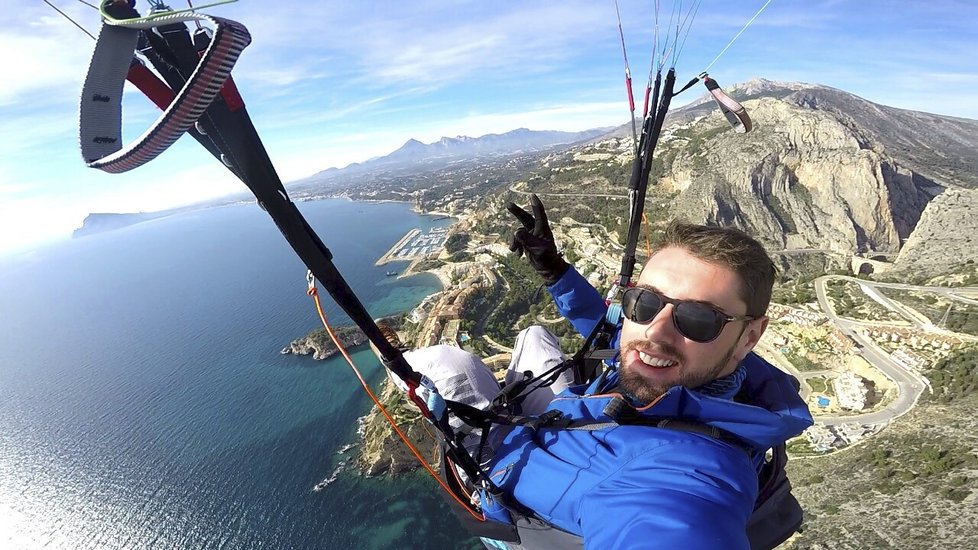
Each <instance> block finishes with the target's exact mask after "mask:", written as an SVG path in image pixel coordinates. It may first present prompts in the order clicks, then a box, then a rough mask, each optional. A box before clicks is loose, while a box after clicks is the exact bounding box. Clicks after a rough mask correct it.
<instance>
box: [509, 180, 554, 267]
mask: <svg viewBox="0 0 978 550" xmlns="http://www.w3.org/2000/svg"><path fill="white" fill-rule="evenodd" d="M530 204H531V205H532V207H533V214H530V213H529V212H527V211H526V210H523V209H522V208H520V207H519V206H516V205H515V204H513V203H509V204H507V205H506V209H507V210H509V211H510V212H511V213H512V214H513V215H514V216H516V219H518V220H519V221H520V223H522V224H523V227H521V228H519V229H518V230H517V231H516V233H515V234H514V235H513V240H512V241H510V244H509V249H510V250H512V251H513V252H515V253H516V255H517V256H522V255H523V254H524V253H525V254H526V258H527V259H528V260H530V265H532V266H533V269H535V270H536V272H537V273H539V274H540V277H542V278H543V280H544V282H546V283H547V284H548V285H552V284H554V283H556V282H557V280H558V279H560V278H561V277H562V276H563V275H564V273H566V272H567V270H568V269H569V268H570V264H568V263H567V262H566V261H564V258H563V257H561V255H560V253H559V252H557V243H556V242H554V234H553V231H551V230H550V223H549V222H548V221H547V212H546V211H545V210H544V209H543V203H542V202H540V198H539V197H537V196H536V194H531V195H530Z"/></svg>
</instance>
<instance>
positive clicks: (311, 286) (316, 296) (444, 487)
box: [306, 277, 486, 521]
mask: <svg viewBox="0 0 978 550" xmlns="http://www.w3.org/2000/svg"><path fill="white" fill-rule="evenodd" d="M309 279H310V280H309V290H308V291H306V294H308V295H310V296H312V299H313V300H314V301H315V302H316V311H317V312H319V320H320V321H322V322H323V327H324V328H325V329H326V333H327V334H329V337H330V338H331V339H332V340H333V343H334V344H335V345H336V349H338V350H339V351H340V353H341V354H342V355H343V358H344V359H346V362H347V363H348V364H349V365H350V368H351V369H353V374H355V375H356V377H357V380H359V381H360V385H361V386H363V389H364V391H366V392H367V395H369V396H370V400H371V401H373V402H374V405H376V406H377V408H378V409H379V410H380V412H381V413H382V414H383V415H384V418H386V419H387V422H388V423H389V424H390V425H391V427H392V428H394V431H395V432H397V435H398V436H399V437H400V438H401V441H403V442H404V444H405V445H407V447H408V449H410V451H411V454H413V455H414V457H415V458H416V459H417V460H418V463H419V464H421V465H422V466H424V469H425V470H427V471H428V473H429V474H431V477H432V478H434V480H435V481H437V482H438V485H440V486H441V488H442V490H444V491H445V492H446V493H447V494H448V495H450V496H451V497H452V498H453V499H455V501H456V502H458V503H459V504H460V505H462V508H465V510H466V511H467V512H468V513H469V515H471V516H472V517H473V518H475V519H476V520H478V521H486V518H485V516H484V515H482V514H478V513H476V512H475V511H473V510H472V508H471V504H468V503H466V502H464V501H462V499H460V498H459V497H458V495H456V494H455V493H454V492H452V490H451V489H450V488H449V487H448V485H446V484H445V482H444V481H442V479H441V477H439V475H438V473H437V472H435V470H433V469H432V468H431V465H430V464H428V462H427V461H426V460H425V459H424V458H422V457H421V453H420V452H418V449H416V448H415V447H414V445H412V444H411V442H410V441H409V440H408V438H407V436H406V435H404V432H402V431H401V428H399V427H398V426H397V423H396V422H394V418H392V417H391V415H390V413H388V412H387V409H386V408H384V405H382V404H381V403H380V400H379V399H377V396H376V395H374V392H372V391H371V390H370V386H368V385H367V381H366V380H364V379H363V376H362V375H361V374H360V371H359V369H357V366H356V364H354V363H353V359H351V358H350V354H349V353H347V351H346V349H345V348H344V347H343V345H342V344H340V340H339V338H337V337H336V334H335V333H333V329H332V328H330V326H329V323H328V322H326V313H324V312H323V306H322V304H321V303H320V301H319V291H318V290H317V289H316V283H315V280H313V279H312V278H311V277H310V278H309ZM445 467H446V468H450V469H454V468H453V466H452V465H451V464H446V465H445Z"/></svg>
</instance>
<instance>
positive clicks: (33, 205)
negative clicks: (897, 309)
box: [0, 0, 978, 254]
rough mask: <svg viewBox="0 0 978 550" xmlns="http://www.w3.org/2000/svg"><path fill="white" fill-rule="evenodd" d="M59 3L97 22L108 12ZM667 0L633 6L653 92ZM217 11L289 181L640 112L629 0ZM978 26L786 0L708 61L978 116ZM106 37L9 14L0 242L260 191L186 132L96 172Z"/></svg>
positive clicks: (954, 6) (743, 73)
mask: <svg viewBox="0 0 978 550" xmlns="http://www.w3.org/2000/svg"><path fill="white" fill-rule="evenodd" d="M52 1H53V2H54V3H55V4H56V5H57V6H59V7H60V8H61V9H63V10H64V11H66V12H67V13H69V14H70V15H71V16H72V17H73V18H75V19H76V20H77V21H78V22H79V23H80V24H81V25H83V26H84V27H86V28H88V29H89V30H90V31H91V32H92V33H93V34H94V33H97V31H98V26H99V21H98V16H97V13H96V12H95V11H94V10H93V9H91V8H89V7H87V6H85V5H83V4H82V3H80V2H78V1H76V0H52ZM658 3H659V4H660V6H661V8H660V23H661V27H663V28H664V27H666V26H668V25H667V21H668V18H669V13H670V11H671V9H672V6H673V5H674V4H682V6H683V8H684V9H685V8H687V7H688V6H689V5H690V4H692V2H691V1H690V0H686V1H685V2H678V1H676V2H669V1H665V0H660V1H659V2H658ZM655 4H656V2H654V1H651V0H646V1H642V2H637V1H630V0H621V3H620V6H621V13H622V19H623V24H624V31H625V39H626V43H627V45H628V56H629V61H630V64H631V68H632V73H633V78H634V80H635V87H636V97H637V98H640V97H641V94H642V89H644V84H645V80H646V79H647V75H648V67H649V52H650V48H651V43H652V36H653V27H654V25H653V21H654V16H653V11H654V10H653V9H652V8H653V6H654V5H655ZM763 4H764V1H763V0H736V1H733V2H732V1H730V0H727V1H716V0H703V2H702V4H701V7H700V8H699V10H698V12H697V15H696V19H695V20H694V21H693V24H692V25H691V27H690V31H689V35H688V38H687V40H686V42H685V46H684V48H683V50H682V53H681V56H680V58H679V60H678V62H677V64H676V68H677V72H678V74H679V80H681V81H685V80H687V79H689V78H691V77H693V76H695V75H696V74H697V73H699V72H700V71H701V70H703V69H704V68H705V67H706V66H707V65H708V64H709V63H710V61H712V60H713V58H714V57H715V56H716V55H717V54H718V53H719V52H720V50H721V49H722V48H723V47H724V46H725V45H726V44H727V42H728V41H729V40H730V39H731V38H732V37H733V36H734V35H735V34H736V33H737V31H738V30H740V28H741V27H742V26H743V25H744V24H745V23H746V22H747V20H748V19H750V17H751V16H752V15H753V14H754V13H755V12H756V11H757V9H758V8H760V7H761V6H762V5H763ZM137 6H138V7H139V8H140V9H141V10H142V11H145V10H146V4H145V2H143V1H142V0H140V2H139V3H138V4H137ZM174 6H176V7H183V3H182V2H176V3H174ZM208 11H209V12H210V13H213V14H215V15H220V16H224V17H227V18H230V19H234V20H237V21H240V22H241V23H243V24H245V26H247V27H248V29H249V30H250V31H251V34H252V37H253V42H252V44H251V45H250V46H249V47H248V48H247V49H246V50H245V51H244V52H243V54H242V55H241V58H240V60H239V62H238V65H237V66H236V68H235V70H234V73H233V74H234V76H235V80H236V82H237V84H238V87H239V89H240V90H241V93H242V95H243V97H244V98H245V101H246V102H247V104H248V111H249V113H250V114H251V117H252V119H253V121H254V122H255V125H256V127H257V128H258V130H259V132H260V134H261V135H262V137H263V140H264V143H265V146H266V148H267V149H268V152H269V154H270V156H271V158H272V160H273V161H274V162H275V164H276V167H277V168H278V170H279V173H280V174H281V176H282V178H283V179H284V180H285V181H287V182H288V181H290V180H294V179H298V178H301V177H304V176H308V175H311V174H313V173H315V172H317V171H319V170H323V169H325V168H328V167H331V166H345V165H346V164H348V163H350V162H356V161H362V160H365V159H368V158H370V157H374V156H378V155H383V154H386V153H389V152H390V151H392V150H394V149H396V148H397V147H399V146H400V145H401V144H402V143H403V142H404V141H406V140H407V139H409V138H416V139H419V140H421V141H424V142H431V141H434V140H437V139H438V138H440V137H442V136H456V135H469V136H479V135H483V134H486V133H499V132H505V131H508V130H512V129H515V128H519V127H528V128H531V129H535V130H583V129H586V128H592V127H598V126H610V125H618V124H622V123H624V122H625V121H626V120H627V118H628V112H627V102H626V100H625V92H624V85H623V82H622V79H623V70H622V59H621V50H620V44H619V38H618V30H617V20H616V19H615V7H614V3H613V2H612V1H603V0H591V1H560V2H558V1H550V2H544V1H537V2H526V1H515V0H514V1H495V2H488V1H461V0H456V1H437V2H436V1H426V0H419V1H410V2H404V1H399V2H387V1H372V2H351V1H348V0H347V1H316V2H312V1H306V2H294V1H286V0H283V1H282V2H267V1H258V0H242V1H240V2H238V3H235V4H229V5H225V6H219V7H215V8H211V9H210V10H208ZM976 23H978V2H976V1H972V0H959V1H953V0H933V1H930V2H923V1H916V0H889V1H883V0H824V1H818V0H812V1H799V0H773V2H772V3H771V4H770V5H769V6H768V8H767V9H766V10H765V11H764V12H763V13H762V14H761V15H760V17H759V18H758V19H757V20H756V21H755V22H754V24H753V25H752V26H751V27H750V28H749V29H748V30H747V31H746V32H745V33H744V34H743V35H742V36H741V37H740V38H739V39H738V40H737V42H735V43H734V44H733V46H732V47H731V48H730V49H729V50H728V51H727V52H726V53H725V54H724V55H723V56H722V57H721V58H720V60H719V61H718V62H717V63H716V64H715V65H714V66H713V68H712V69H711V71H710V74H711V75H712V76H713V77H714V78H715V79H717V81H719V82H720V83H721V84H723V85H731V84H734V83H736V82H742V81H744V80H748V79H750V78H754V77H762V78H767V79H771V80H788V81H801V82H810V83H819V84H825V85H829V86H833V87H836V88H840V89H843V90H846V91H849V92H852V93H855V94H857V95H859V96H862V97H864V98H866V99H869V100H871V101H875V102H877V103H883V104H886V105H892V106H895V107H902V108H907V109H915V110H922V111H928V112H933V113H940V114H946V115H952V116H960V117H966V118H973V119H978V94H976V93H975V91H974V90H975V89H978V60H976V59H978V58H976V56H975V54H974V52H975V51H976V50H978V32H975V30H974V25H975V24H976ZM663 32H664V29H663ZM93 46H94V42H93V41H92V39H90V38H89V37H88V36H86V35H85V34H83V33H82V32H81V31H79V30H78V29H77V28H75V27H74V26H72V25H71V24H70V23H69V22H67V21H66V20H65V19H63V18H62V17H61V16H59V15H58V14H57V13H56V12H55V11H54V10H52V9H51V8H49V7H48V6H47V5H45V4H44V3H43V2H42V1H41V0H13V5H10V3H9V2H8V5H7V7H6V9H4V10H0V51H2V52H4V53H3V55H2V56H0V73H2V74H3V75H4V78H3V79H2V81H0V254H3V253H9V252H12V251H17V250H28V249H30V248H32V247H36V246H38V245H39V244H40V243H43V242H45V241H48V240H51V239H56V238H64V237H65V236H67V235H68V234H70V232H71V230H72V229H74V228H76V227H78V226H79V225H80V224H81V221H82V219H83V218H84V217H85V215H86V214H88V213H89V212H134V211H151V210H159V209H163V208H169V207H173V206H178V205H183V204H188V203H192V202H197V201H200V200H205V199H210V198H215V197H220V196H223V195H227V194H229V193H234V192H238V191H241V190H243V189H244V187H243V185H242V184H241V183H239V182H237V181H236V180H235V179H234V178H233V177H232V176H230V175H229V173H228V172H227V171H226V170H224V168H223V167H222V166H220V165H219V164H218V163H217V162H216V161H215V160H214V159H213V158H212V157H210V156H209V155H208V154H206V153H205V152H204V150H203V149H202V148H201V147H199V146H198V145H197V144H196V142H194V141H193V140H191V139H189V138H183V139H181V140H180V141H178V142H177V143H176V144H175V145H174V146H173V147H172V148H171V149H170V150H168V151H167V152H165V153H163V154H162V155H161V156H160V157H159V158H157V159H156V160H155V161H153V162H152V163H150V164H148V165H146V166H144V167H142V168H139V169H137V170H134V171H132V172H129V173H126V174H122V175H109V174H103V173H100V172H97V171H95V170H91V169H88V168H86V167H85V166H84V164H83V163H82V160H81V156H80V154H79V152H78V145H77V142H78V138H77V120H78V115H77V103H78V94H79V91H80V88H81V82H82V80H83V79H84V75H85V72H86V70H87V67H88V61H89V57H90V55H91V51H92V48H93ZM701 91H702V89H701V88H696V89H695V91H690V92H687V93H686V94H684V95H683V96H680V97H679V98H677V99H676V100H675V102H674V105H678V104H682V103H685V102H688V101H691V100H693V99H695V98H696V97H697V96H698V95H699V94H700V93H701ZM639 101H640V100H639ZM124 110H125V114H124V117H125V132H124V136H125V139H127V140H131V139H133V138H134V137H136V136H137V135H138V134H139V133H141V132H142V131H143V130H144V129H146V128H147V127H148V126H149V125H150V124H151V122H152V121H153V120H154V119H155V117H156V116H157V115H158V111H157V110H156V109H155V107H153V106H152V105H150V104H149V103H148V102H147V101H146V100H145V99H143V98H142V97H141V96H140V95H139V93H138V92H136V91H134V90H133V91H131V93H128V94H127V96H126V98H125V102H124Z"/></svg>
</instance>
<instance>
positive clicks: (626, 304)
mask: <svg viewBox="0 0 978 550" xmlns="http://www.w3.org/2000/svg"><path fill="white" fill-rule="evenodd" d="M662 305H663V304H662V300H661V299H659V296H658V295H657V294H656V293H654V292H650V291H647V290H645V289H641V288H631V289H629V290H628V291H626V292H625V295H624V296H623V297H622V309H623V310H624V312H625V315H626V316H627V317H628V318H629V319H631V320H632V321H634V322H636V323H641V324H643V325H644V324H645V323H648V322H650V321H652V319H655V316H656V315H658V314H659V312H660V311H662Z"/></svg>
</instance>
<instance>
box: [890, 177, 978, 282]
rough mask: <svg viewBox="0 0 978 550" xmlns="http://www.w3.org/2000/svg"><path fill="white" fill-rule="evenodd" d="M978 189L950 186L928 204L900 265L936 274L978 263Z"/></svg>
mask: <svg viewBox="0 0 978 550" xmlns="http://www.w3.org/2000/svg"><path fill="white" fill-rule="evenodd" d="M975 212H978V190H975V189H948V190H947V191H945V192H944V193H941V194H940V195H938V196H937V197H935V198H934V200H932V201H931V202H930V204H928V205H927V208H926V209H925V210H924V213H923V215H921V217H920V222H919V223H918V224H917V228H916V229H915V230H914V232H913V234H912V235H911V236H910V238H909V239H907V242H906V244H904V246H903V249H901V250H900V255H899V256H897V260H896V269H897V270H899V271H901V272H906V273H913V274H914V275H917V276H932V275H938V274H941V273H943V272H947V271H951V270H954V269H955V268H956V267H958V266H962V265H966V264H972V265H973V264H975V263H978V216H976V215H975Z"/></svg>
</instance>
